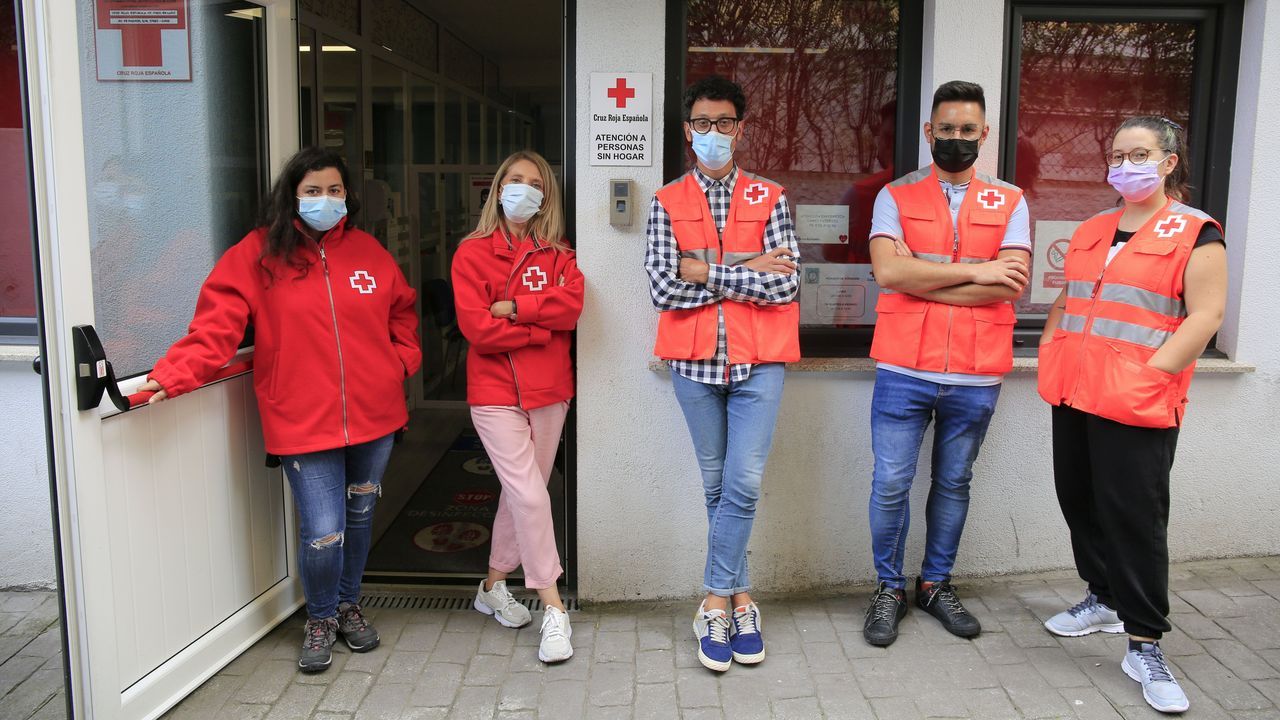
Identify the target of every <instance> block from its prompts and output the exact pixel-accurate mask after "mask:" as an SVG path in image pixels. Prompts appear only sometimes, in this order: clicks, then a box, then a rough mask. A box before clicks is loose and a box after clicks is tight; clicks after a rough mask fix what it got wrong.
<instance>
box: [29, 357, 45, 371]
mask: <svg viewBox="0 0 1280 720" xmlns="http://www.w3.org/2000/svg"><path fill="white" fill-rule="evenodd" d="M31 371H32V372H34V373H35V374H37V375H43V374H44V372H43V366H42V365H41V364H40V356H39V355H37V356H35V358H34V359H33V360H32V361H31Z"/></svg>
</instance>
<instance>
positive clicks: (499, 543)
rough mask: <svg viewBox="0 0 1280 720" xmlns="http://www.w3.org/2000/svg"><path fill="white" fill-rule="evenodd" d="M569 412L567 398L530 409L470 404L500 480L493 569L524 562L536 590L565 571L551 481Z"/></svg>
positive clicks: (510, 567)
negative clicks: (554, 520)
mask: <svg viewBox="0 0 1280 720" xmlns="http://www.w3.org/2000/svg"><path fill="white" fill-rule="evenodd" d="M568 411H569V403H568V401H565V402H560V403H556V404H555V405H549V406H547V407H541V408H537V409H535V410H528V411H526V410H521V409H520V408H518V407H511V406H503V405H473V406H472V407H471V422H472V423H474V424H475V427H476V432H477V433H479V434H480V440H481V441H482V442H483V443H484V449H485V452H487V453H488V454H489V462H491V463H492V464H493V469H494V472H496V473H497V474H498V482H500V483H502V494H501V495H500V496H499V498H498V514H497V516H496V517H495V518H494V520H493V539H492V549H491V550H490V552H489V567H491V568H493V569H494V570H498V571H499V572H504V573H509V572H511V571H512V570H515V569H516V568H517V567H520V566H524V585H525V587H527V588H531V589H534V590H540V589H543V588H549V587H551V586H553V585H555V584H556V580H557V579H559V577H560V575H561V574H563V572H564V570H563V569H562V568H561V567H560V553H559V552H558V551H557V550H556V534H555V526H554V524H553V523H552V521H551V496H550V495H549V494H548V493H547V482H548V481H549V480H550V479H551V466H552V464H553V463H554V462H555V458H556V448H557V446H558V445H559V443H560V431H561V430H562V429H563V428H564V416H565V414H566V413H567V412H568Z"/></svg>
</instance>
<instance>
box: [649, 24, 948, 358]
mask: <svg viewBox="0 0 1280 720" xmlns="http://www.w3.org/2000/svg"><path fill="white" fill-rule="evenodd" d="M666 10H667V33H666V66H667V69H668V71H667V73H666V82H665V84H664V87H663V93H664V96H665V98H666V102H665V103H664V108H663V137H662V178H663V182H664V183H666V182H671V181H672V180H675V179H676V178H678V177H680V176H681V175H682V174H684V157H685V155H684V153H685V142H684V129H683V128H684V125H683V123H684V118H683V117H682V116H683V112H682V111H683V109H684V108H683V105H682V103H681V102H680V99H681V97H682V96H683V95H684V89H685V86H686V85H687V82H686V80H685V67H686V65H685V63H686V61H687V60H688V57H687V56H688V46H689V43H688V22H689V14H688V2H687V0H667V8H666ZM923 65H924V3H919V2H912V0H900V1H899V4H898V68H897V82H896V83H895V85H896V91H897V98H896V99H897V103H898V114H897V118H896V119H895V123H894V124H895V125H896V127H895V135H894V152H893V161H894V167H895V168H910V169H912V170H914V169H915V168H916V167H917V166H918V164H919V162H920V140H921V137H920V82H921V78H922V71H923ZM748 169H750V168H748ZM907 172H910V170H904V171H903V174H905V173H907ZM802 261H803V259H802ZM874 330H875V327H874V326H872V325H867V326H864V327H854V328H835V327H831V328H827V327H802V328H800V352H801V354H802V355H804V356H805V357H850V358H863V357H869V356H870V353H871V335H872V333H873V331H874Z"/></svg>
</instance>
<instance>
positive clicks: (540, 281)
mask: <svg viewBox="0 0 1280 720" xmlns="http://www.w3.org/2000/svg"><path fill="white" fill-rule="evenodd" d="M520 282H522V283H524V286H525V287H527V288H529V290H531V291H533V292H538V291H539V290H541V289H542V288H544V287H546V286H547V274H546V273H544V272H542V268H540V267H538V266H537V265H534V266H533V267H531V268H529V269H528V270H525V271H524V275H523V276H522V277H521V278H520Z"/></svg>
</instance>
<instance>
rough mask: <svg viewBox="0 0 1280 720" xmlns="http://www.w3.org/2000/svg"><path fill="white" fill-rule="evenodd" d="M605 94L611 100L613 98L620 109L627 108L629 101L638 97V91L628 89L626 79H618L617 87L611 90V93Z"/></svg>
mask: <svg viewBox="0 0 1280 720" xmlns="http://www.w3.org/2000/svg"><path fill="white" fill-rule="evenodd" d="M605 94H606V95H608V96H609V97H610V98H613V101H614V102H615V103H617V104H618V107H620V108H625V107H626V106H627V101H628V100H630V99H631V98H633V97H635V96H636V89H635V88H631V87H627V79H626V78H618V80H617V85H614V86H613V87H611V88H609V91H608V92H607V93H605Z"/></svg>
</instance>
